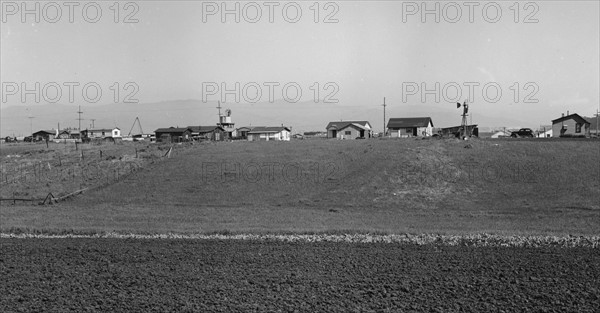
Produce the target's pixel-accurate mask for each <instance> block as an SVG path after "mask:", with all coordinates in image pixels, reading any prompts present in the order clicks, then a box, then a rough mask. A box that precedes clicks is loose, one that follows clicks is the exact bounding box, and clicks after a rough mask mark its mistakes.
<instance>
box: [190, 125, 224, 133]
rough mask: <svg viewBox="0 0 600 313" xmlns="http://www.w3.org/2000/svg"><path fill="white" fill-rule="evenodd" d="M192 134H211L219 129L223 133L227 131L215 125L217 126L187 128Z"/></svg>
mask: <svg viewBox="0 0 600 313" xmlns="http://www.w3.org/2000/svg"><path fill="white" fill-rule="evenodd" d="M187 128H188V129H189V130H190V131H191V132H192V133H210V132H213V131H215V130H217V129H219V130H221V131H223V130H225V129H224V128H223V127H221V126H218V125H215V126H188V127H187Z"/></svg>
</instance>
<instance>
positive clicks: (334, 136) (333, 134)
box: [331, 130, 337, 138]
mask: <svg viewBox="0 0 600 313" xmlns="http://www.w3.org/2000/svg"><path fill="white" fill-rule="evenodd" d="M331 138H337V130H332V131H331Z"/></svg>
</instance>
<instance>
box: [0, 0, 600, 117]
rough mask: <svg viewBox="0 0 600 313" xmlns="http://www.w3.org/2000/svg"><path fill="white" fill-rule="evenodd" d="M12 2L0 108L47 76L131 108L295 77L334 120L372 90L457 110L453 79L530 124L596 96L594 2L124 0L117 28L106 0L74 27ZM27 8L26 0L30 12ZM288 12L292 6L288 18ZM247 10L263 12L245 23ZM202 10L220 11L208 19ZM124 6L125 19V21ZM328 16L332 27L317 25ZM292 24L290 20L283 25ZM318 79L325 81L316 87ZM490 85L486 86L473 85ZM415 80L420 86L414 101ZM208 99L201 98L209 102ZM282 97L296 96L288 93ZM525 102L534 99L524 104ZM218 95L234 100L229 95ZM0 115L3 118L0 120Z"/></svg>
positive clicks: (478, 105) (369, 97)
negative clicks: (206, 86) (330, 109)
mask: <svg viewBox="0 0 600 313" xmlns="http://www.w3.org/2000/svg"><path fill="white" fill-rule="evenodd" d="M21 3H22V2H21V1H18V2H10V1H2V6H3V7H2V10H3V11H2V15H3V16H2V17H3V20H2V23H1V26H0V27H1V39H2V43H1V72H0V74H1V80H2V83H3V96H4V98H3V103H2V108H6V107H8V106H11V105H21V106H25V105H33V104H35V102H34V97H33V95H27V98H26V100H27V101H26V103H23V102H22V101H21V94H22V92H23V90H21V89H20V90H17V91H14V89H11V88H13V87H14V86H18V87H19V88H20V87H21V83H22V82H25V83H27V87H28V88H29V89H33V88H34V83H35V82H39V83H40V85H41V87H44V86H46V87H47V88H46V89H44V90H45V91H46V92H47V96H48V98H53V97H54V96H55V95H54V90H56V88H55V86H56V85H52V84H50V85H48V83H51V82H56V83H57V84H58V85H59V86H60V88H61V92H62V97H61V100H60V101H58V103H62V104H68V103H69V99H68V90H69V88H68V87H67V86H66V85H64V83H65V82H76V83H79V86H73V88H74V91H75V93H74V102H73V104H81V105H93V104H91V103H90V101H87V100H86V99H84V98H83V97H82V95H81V89H82V86H83V85H85V84H87V83H90V82H96V83H97V84H98V85H97V86H99V87H100V89H101V91H102V97H101V98H100V100H99V101H98V103H108V102H112V101H114V100H113V96H114V92H113V90H111V86H113V84H114V82H119V88H120V89H121V93H120V94H119V99H118V102H123V98H124V96H126V95H127V94H129V93H130V92H132V91H133V90H134V88H133V87H132V86H130V87H129V88H128V89H126V90H125V89H124V86H125V83H127V82H133V83H135V85H137V86H138V87H139V90H137V92H136V93H135V95H134V96H133V98H134V99H139V101H140V102H158V101H165V100H177V99H202V97H203V92H202V87H203V83H205V82H213V83H216V84H217V85H218V86H220V85H221V83H226V84H227V87H228V88H229V89H233V88H234V86H235V85H234V84H235V82H239V83H240V86H241V87H243V86H244V85H246V84H248V83H256V84H257V85H258V86H261V91H262V97H261V98H260V99H258V100H259V102H260V101H268V100H269V94H268V93H269V92H268V91H269V87H268V86H266V85H265V84H264V83H267V82H274V83H279V84H280V85H279V86H274V87H273V88H274V95H275V98H277V99H281V98H282V87H283V85H285V84H287V83H293V82H295V83H297V85H296V87H298V86H299V87H300V90H301V91H302V97H301V99H300V101H309V100H312V99H313V97H314V90H312V89H311V86H313V89H314V86H316V85H314V84H315V83H318V84H319V89H320V93H319V101H320V102H323V99H324V97H325V96H327V95H328V94H330V93H333V92H335V93H334V94H333V97H332V98H333V99H337V100H339V104H340V105H342V106H347V111H346V113H345V114H343V117H344V118H346V119H360V118H361V117H363V116H365V114H372V113H373V112H378V110H381V106H380V104H381V103H382V101H383V97H386V102H387V103H388V104H389V106H388V112H389V113H388V114H389V115H390V116H392V115H393V116H397V117H400V116H403V112H409V111H410V108H411V107H414V106H422V107H426V108H431V110H435V109H436V108H439V107H443V106H448V107H451V106H454V107H455V106H456V104H455V102H456V101H455V100H456V99H455V98H457V97H456V88H455V87H456V86H460V88H461V90H460V91H461V92H462V97H461V98H460V99H461V100H460V101H461V102H462V101H463V100H464V99H465V98H466V97H467V96H468V91H469V86H468V85H469V84H471V85H472V86H473V87H472V88H473V90H474V98H473V103H472V105H471V110H472V111H473V112H481V113H482V114H483V113H485V114H486V115H488V116H509V115H510V116H519V117H521V119H523V117H524V116H530V119H532V120H533V122H532V124H534V125H539V124H549V122H550V120H551V119H554V118H556V117H558V116H560V113H561V112H566V111H567V110H570V111H571V112H577V113H579V114H581V115H585V116H591V115H592V114H593V113H595V111H596V109H598V104H599V93H600V91H599V84H600V82H599V76H600V74H599V69H600V64H599V55H600V51H599V38H600V34H599V32H600V31H599V29H600V26H599V21H600V17H599V12H600V8H599V2H598V1H537V2H518V4H517V5H515V1H506V2H505V1H496V2H492V3H491V4H488V2H469V3H470V4H469V3H465V2H455V4H456V5H457V6H452V5H448V2H442V1H440V2H432V1H429V2H427V3H426V5H427V7H426V9H431V10H433V9H435V5H436V3H437V5H439V7H440V10H439V13H438V14H436V13H431V14H427V15H425V18H426V19H425V20H424V19H423V16H421V13H422V11H423V8H422V7H421V3H422V2H421V1H419V2H395V1H333V2H329V3H330V4H329V5H328V6H326V5H325V4H326V2H319V3H318V4H317V5H315V2H314V1H296V2H293V1H289V2H262V1H257V2H243V1H242V2H234V1H227V2H226V5H227V9H234V8H235V5H236V3H237V4H239V6H240V15H239V18H240V22H239V23H236V22H235V16H234V15H233V14H228V15H226V16H225V21H224V22H223V21H222V16H221V14H220V13H221V12H220V11H221V9H222V8H221V1H218V2H207V1H204V2H200V1H168V2H167V1H147V2H141V1H138V2H135V1H132V2H130V3H131V5H130V6H128V7H125V4H126V3H127V2H119V4H120V6H119V16H118V23H115V22H114V19H115V11H116V7H112V8H111V6H112V5H113V3H114V2H113V1H96V2H95V3H96V4H98V7H100V8H101V9H102V14H101V15H100V16H98V18H97V19H98V21H97V22H96V23H91V22H89V21H86V20H85V19H84V17H85V18H86V19H88V20H93V19H94V17H95V16H96V13H95V11H96V8H95V7H93V6H88V7H87V9H86V10H87V14H84V13H82V9H83V6H84V4H85V3H86V2H76V3H77V4H78V6H73V7H72V8H73V13H74V14H73V16H72V19H73V23H71V22H70V21H69V18H70V17H69V6H67V5H65V4H64V3H63V2H60V1H57V2H55V3H58V4H59V5H60V8H61V11H62V12H61V13H62V15H61V16H60V17H56V16H57V15H56V11H57V10H56V7H52V6H47V4H48V2H38V3H39V4H40V15H39V17H40V22H39V23H37V22H36V21H35V18H36V16H35V15H34V14H28V15H25V16H22V15H21V13H22V12H21V11H22V9H23V8H22V7H20V5H21ZM526 3H529V4H528V5H526ZM14 4H16V7H15V6H14ZM34 4H35V2H27V5H28V8H29V9H33V8H34ZM486 4H487V6H486ZM284 7H285V8H286V10H287V11H286V12H287V13H285V12H284V11H283V8H284ZM297 7H300V8H301V10H302V12H301V15H299V16H297V15H296V8H297ZM317 7H318V11H319V17H318V20H319V22H318V23H315V21H314V19H315V12H316V11H317V9H316V8H317ZM457 7H458V8H459V9H460V10H461V13H462V14H461V15H460V16H457V10H456V9H457ZM484 7H485V8H486V9H485V10H484V9H483V8H484ZM498 7H499V8H500V9H501V12H500V14H501V15H498V14H497V8H498ZM256 8H259V9H260V12H261V14H262V15H261V16H260V18H256V19H257V20H258V22H256V23H251V22H250V21H251V20H252V19H254V18H255V17H256V16H257V10H256ZM271 8H272V10H273V13H274V14H273V15H272V16H271V17H272V19H273V22H272V23H271V22H270V21H269V18H270V9H271ZM213 9H217V10H219V12H215V13H216V14H214V15H208V13H209V12H210V10H213ZM470 9H472V13H470V12H469V11H470ZM15 10H17V11H15ZM13 13H14V14H13ZM413 13H414V14H413ZM517 13H518V17H517V16H516V14H517ZM128 14H131V16H130V17H129V18H130V19H137V22H134V23H125V22H124V20H125V19H126V16H127V15H128ZM328 15H329V20H337V22H335V23H323V21H324V20H325V19H327V16H328ZM436 17H437V18H439V19H440V21H439V22H436V21H435V19H436ZM294 18H296V19H297V20H298V21H297V22H296V23H292V22H290V21H293V20H294ZM53 19H54V20H56V23H50V22H49V21H52V20H53ZM286 19H287V21H286ZM470 19H472V22H471V21H470ZM515 19H517V22H515ZM452 20H455V21H457V22H456V23H452V22H451V21H452ZM496 20H497V21H496ZM525 21H529V22H532V23H525ZM328 82H331V83H334V84H331V85H329V86H328V89H325V88H324V87H325V84H326V83H328ZM436 83H439V89H438V90H437V91H435V87H436V85H435V84H436ZM488 83H492V84H489V85H488V87H490V88H488V89H487V93H484V91H483V86H484V85H486V84H488ZM527 83H529V84H527ZM256 84H250V85H246V86H247V87H248V88H247V89H245V90H246V91H248V93H247V98H253V97H254V96H256V95H255V94H254V90H255V88H254V87H255V86H256ZM423 84H425V85H423ZM476 84H479V85H478V86H477V85H476ZM9 85H10V86H9ZM53 86H54V87H53ZM336 86H337V89H336ZM403 86H404V89H403ZM415 86H417V87H418V88H419V90H415V89H414V87H415ZM423 86H424V87H426V88H427V89H430V90H432V91H430V94H428V95H426V98H425V99H424V100H425V101H423V99H422V97H421V94H422V88H421V87H423ZM444 86H446V87H447V88H444ZM89 90H90V89H88V91H89ZM497 90H499V91H501V92H502V95H501V96H500V97H497V95H496V91H497ZM516 90H519V92H518V94H516ZM92 91H94V89H92ZM13 93H15V94H13ZM39 93H40V95H41V99H40V103H46V101H45V100H44V97H43V96H44V94H43V91H42V90H40V91H39ZM242 93H243V91H242V90H240V95H241V96H242V97H241V99H240V102H244V97H243V94H242ZM435 93H437V94H438V95H439V97H440V99H439V103H436V99H435ZM220 95H221V93H217V94H216V95H207V98H208V100H217V99H218V98H219V97H218V96H220ZM287 95H288V97H289V98H294V97H295V92H294V89H293V88H292V89H288V93H287ZM403 95H404V98H405V99H403ZM444 95H446V97H444ZM527 96H530V98H531V100H532V101H529V102H534V101H535V100H537V101H538V103H527V101H525V100H526V97H527ZM515 97H516V99H515ZM90 98H93V96H90ZM495 98H497V99H495ZM4 100H6V101H4ZM226 100H227V101H234V98H233V96H232V95H229V96H227V99H226ZM403 100H406V102H403ZM447 100H450V101H447ZM515 100H516V101H515ZM494 101H496V102H494ZM207 105H208V104H207ZM210 105H211V106H212V104H210ZM298 105H300V104H298ZM323 105H324V106H326V105H333V104H331V103H323ZM378 114H379V113H378ZM474 114H477V113H474ZM475 116H476V115H475ZM6 118H10V117H6V116H2V120H5V119H6ZM336 118H337V116H336ZM328 119H330V117H325V118H324V120H328ZM526 119H529V118H526ZM24 123H25V124H26V125H29V121H27V120H26V121H24ZM255 124H260V121H258V122H256V123H255Z"/></svg>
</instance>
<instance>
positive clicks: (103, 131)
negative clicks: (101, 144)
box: [81, 127, 121, 138]
mask: <svg viewBox="0 0 600 313" xmlns="http://www.w3.org/2000/svg"><path fill="white" fill-rule="evenodd" d="M81 132H82V133H83V136H84V137H88V138H121V129H119V128H118V127H115V128H97V129H86V130H83V131H81Z"/></svg>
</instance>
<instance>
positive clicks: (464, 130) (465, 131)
mask: <svg viewBox="0 0 600 313" xmlns="http://www.w3.org/2000/svg"><path fill="white" fill-rule="evenodd" d="M460 106H461V104H460V102H457V103H456V108H457V109H458V108H460ZM462 107H463V114H462V122H461V123H460V138H463V139H464V138H467V137H471V134H470V132H469V126H468V125H467V116H468V114H467V113H468V112H469V105H468V104H467V100H465V102H464V103H463V104H462Z"/></svg>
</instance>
